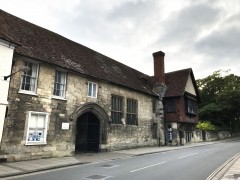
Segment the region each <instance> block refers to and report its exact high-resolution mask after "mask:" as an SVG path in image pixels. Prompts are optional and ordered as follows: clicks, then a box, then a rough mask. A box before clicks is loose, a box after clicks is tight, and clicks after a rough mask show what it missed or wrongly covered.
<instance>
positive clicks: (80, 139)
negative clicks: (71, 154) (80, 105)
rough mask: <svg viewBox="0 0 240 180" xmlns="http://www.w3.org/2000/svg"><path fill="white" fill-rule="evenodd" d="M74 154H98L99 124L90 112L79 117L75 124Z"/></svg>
mask: <svg viewBox="0 0 240 180" xmlns="http://www.w3.org/2000/svg"><path fill="white" fill-rule="evenodd" d="M76 129H77V132H76V143H75V151H76V152H98V151H99V140H100V122H99V119H98V118H97V117H96V116H95V115H94V114H93V113H91V112H88V113H85V114H83V115H81V116H80V117H79V118H78V119H77V123H76Z"/></svg>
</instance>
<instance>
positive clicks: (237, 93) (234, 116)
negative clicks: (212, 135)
mask: <svg viewBox="0 0 240 180" xmlns="http://www.w3.org/2000/svg"><path fill="white" fill-rule="evenodd" d="M227 73H228V71H221V70H219V71H216V72H214V73H213V74H212V75H210V76H208V77H206V78H203V79H199V80H197V84H198V87H199V89H200V95H201V100H202V101H201V103H200V104H199V117H200V120H203V121H209V122H211V123H213V124H214V125H217V126H219V127H221V128H231V130H233V131H238V130H240V77H239V76H237V75H234V74H227Z"/></svg>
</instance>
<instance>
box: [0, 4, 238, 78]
mask: <svg viewBox="0 0 240 180" xmlns="http://www.w3.org/2000/svg"><path fill="white" fill-rule="evenodd" d="M0 4H1V5H0V6H1V9H3V10H5V11H7V12H9V13H11V14H14V15H16V16H18V17H20V18H23V19H26V20H27V21H30V22H32V23H34V24H37V25H40V26H42V27H45V28H47V29H49V30H52V31H54V32H57V33H59V34H61V35H63V36H65V37H67V38H70V39H72V40H74V41H77V42H79V43H80V44H83V45H85V46H88V47H89V48H92V49H94V50H96V51H98V52H100V53H102V54H105V55H107V56H109V57H111V58H113V59H116V60H118V61H121V62H122V63H124V64H127V65H129V66H131V67H133V68H135V69H137V70H140V71H142V72H143V73H146V74H149V75H152V74H153V60H152V53H153V52H155V51H159V50H162V51H164V52H165V53H166V63H165V65H166V70H167V71H173V70H178V69H183V68H189V67H192V68H193V70H194V74H195V77H196V78H202V77H205V76H207V75H209V74H211V73H212V72H213V71H216V70H218V69H232V72H233V73H235V74H238V75H239V68H240V63H238V57H239V55H240V53H239V52H240V49H239V47H240V44H239V42H238V41H237V38H238V39H239V38H240V37H239V34H240V33H239V30H240V27H239V26H240V25H239V18H240V15H239V12H240V9H239V8H240V1H239V0H231V1H225V0H212V1H208V0H169V1H164V0H121V1H119V0H111V1H109V0H61V1H58V0H51V1H48V0H34V1H32V0H21V1H19V0H0ZM216 61H217V62H218V63H216Z"/></svg>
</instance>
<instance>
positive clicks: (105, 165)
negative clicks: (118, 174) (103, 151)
mask: <svg viewBox="0 0 240 180" xmlns="http://www.w3.org/2000/svg"><path fill="white" fill-rule="evenodd" d="M114 166H116V165H112V164H104V165H102V166H101V167H104V168H111V167H114Z"/></svg>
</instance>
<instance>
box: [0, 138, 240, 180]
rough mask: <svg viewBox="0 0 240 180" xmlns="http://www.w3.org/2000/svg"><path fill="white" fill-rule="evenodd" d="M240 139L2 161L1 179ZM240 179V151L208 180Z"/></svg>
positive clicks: (232, 139) (0, 168) (233, 139)
mask: <svg viewBox="0 0 240 180" xmlns="http://www.w3.org/2000/svg"><path fill="white" fill-rule="evenodd" d="M235 140H240V138H231V139H225V140H221V141H212V142H202V143H192V144H188V145H185V146H161V147H145V148H138V149H129V150H120V151H113V152H100V153H83V154H77V155H75V156H71V157H59V158H47V159H40V160H29V161H19V162H6V163H0V179H9V178H11V177H12V176H17V175H23V174H28V173H34V172H39V171H44V170H51V169H57V168H63V167H68V166H74V165H81V164H89V163H100V162H105V161H111V160H115V159H125V158H130V157H134V156H141V155H145V154H153V153H158V152H164V151H172V150H177V149H184V148H193V147H197V146H205V145H210V144H216V143H222V142H226V141H235ZM220 179H221V180H240V153H238V154H236V155H235V156H233V157H232V158H230V159H229V160H228V161H226V162H225V163H224V164H223V165H222V166H220V167H219V168H218V169H216V170H215V171H214V172H213V173H212V174H211V175H210V176H209V177H208V178H207V180H220Z"/></svg>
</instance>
